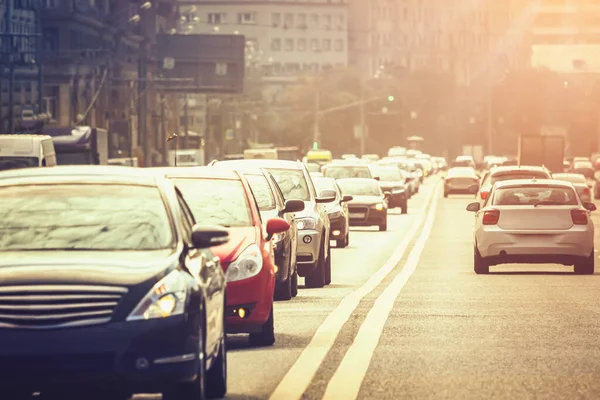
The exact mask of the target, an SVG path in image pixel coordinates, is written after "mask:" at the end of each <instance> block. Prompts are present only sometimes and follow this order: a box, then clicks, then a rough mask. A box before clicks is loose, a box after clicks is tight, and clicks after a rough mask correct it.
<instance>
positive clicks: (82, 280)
mask: <svg viewBox="0 0 600 400" xmlns="http://www.w3.org/2000/svg"><path fill="white" fill-rule="evenodd" d="M178 254H179V253H178V252H177V251H176V250H174V249H166V250H153V251H14V252H11V251H7V252H0V286H3V285H21V284H22V285H31V284H84V285H85V284H90V285H109V286H133V285H136V284H139V283H142V282H145V281H147V280H149V279H151V278H154V277H156V276H157V275H158V274H162V273H163V271H165V270H166V269H167V268H168V267H170V266H172V265H174V264H175V263H177V261H178Z"/></svg>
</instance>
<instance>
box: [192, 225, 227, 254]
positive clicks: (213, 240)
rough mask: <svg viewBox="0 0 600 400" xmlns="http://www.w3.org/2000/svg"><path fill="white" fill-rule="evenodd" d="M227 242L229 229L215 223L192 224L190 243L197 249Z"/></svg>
mask: <svg viewBox="0 0 600 400" xmlns="http://www.w3.org/2000/svg"><path fill="white" fill-rule="evenodd" d="M227 242H229V231H227V229H225V228H223V227H221V226H217V225H194V228H193V229H192V243H193V244H194V247H195V248H197V249H206V248H209V247H214V246H220V245H222V244H225V243H227Z"/></svg>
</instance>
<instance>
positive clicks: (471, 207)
mask: <svg viewBox="0 0 600 400" xmlns="http://www.w3.org/2000/svg"><path fill="white" fill-rule="evenodd" d="M480 209H481V204H479V202H475V203H471V204H469V205H468V206H467V211H471V212H477V211H479V210H480Z"/></svg>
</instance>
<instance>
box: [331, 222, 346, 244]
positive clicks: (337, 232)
mask: <svg viewBox="0 0 600 400" xmlns="http://www.w3.org/2000/svg"><path fill="white" fill-rule="evenodd" d="M329 223H330V224H331V230H330V231H329V239H331V240H340V239H343V238H344V237H345V236H346V231H347V230H348V226H347V225H348V222H347V221H346V218H345V217H337V218H329Z"/></svg>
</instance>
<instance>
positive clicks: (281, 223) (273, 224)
mask: <svg viewBox="0 0 600 400" xmlns="http://www.w3.org/2000/svg"><path fill="white" fill-rule="evenodd" d="M289 229H290V224H289V223H288V222H287V221H286V220H285V219H282V218H271V219H270V220H268V221H267V235H268V237H267V240H271V238H272V237H273V235H274V234H276V233H282V232H287V231H288V230H289Z"/></svg>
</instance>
